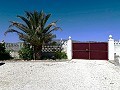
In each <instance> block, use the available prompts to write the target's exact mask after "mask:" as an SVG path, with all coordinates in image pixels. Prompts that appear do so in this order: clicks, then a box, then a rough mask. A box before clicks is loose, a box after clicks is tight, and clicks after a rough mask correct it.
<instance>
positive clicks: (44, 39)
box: [5, 11, 60, 59]
mask: <svg viewBox="0 0 120 90" xmlns="http://www.w3.org/2000/svg"><path fill="white" fill-rule="evenodd" d="M25 15H26V16H25V17H24V16H19V15H18V16H17V17H18V18H20V19H21V20H22V21H23V23H20V22H16V21H10V23H11V24H10V26H9V28H8V30H7V31H6V32H5V35H6V34H7V33H9V32H15V33H17V34H18V36H19V39H20V40H22V41H24V42H26V43H29V44H30V45H31V46H32V47H33V48H34V53H35V59H40V58H41V51H42V46H43V45H45V44H46V43H48V42H50V41H51V40H52V39H53V38H55V37H56V35H55V34H53V31H57V30H58V29H60V27H57V26H56V22H57V21H55V22H51V23H50V24H48V25H46V23H47V21H48V19H49V18H50V16H51V14H47V15H46V14H45V13H44V12H43V11H41V12H37V11H34V12H25ZM14 27H15V28H14ZM16 28H17V29H16Z"/></svg>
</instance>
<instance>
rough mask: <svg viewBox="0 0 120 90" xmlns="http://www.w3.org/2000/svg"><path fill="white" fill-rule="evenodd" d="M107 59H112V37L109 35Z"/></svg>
mask: <svg viewBox="0 0 120 90" xmlns="http://www.w3.org/2000/svg"><path fill="white" fill-rule="evenodd" d="M108 60H114V39H113V38H112V35H109V40H108Z"/></svg>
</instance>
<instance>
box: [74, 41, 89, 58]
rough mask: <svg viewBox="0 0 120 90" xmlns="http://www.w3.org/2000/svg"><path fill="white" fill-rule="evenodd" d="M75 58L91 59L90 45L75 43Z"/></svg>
mask: <svg viewBox="0 0 120 90" xmlns="http://www.w3.org/2000/svg"><path fill="white" fill-rule="evenodd" d="M73 58H74V59H89V44H88V43H73Z"/></svg>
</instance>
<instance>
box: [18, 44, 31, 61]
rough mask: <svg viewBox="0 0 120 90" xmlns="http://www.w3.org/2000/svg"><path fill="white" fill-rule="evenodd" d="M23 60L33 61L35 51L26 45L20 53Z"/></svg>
mask: <svg viewBox="0 0 120 90" xmlns="http://www.w3.org/2000/svg"><path fill="white" fill-rule="evenodd" d="M18 53H19V56H20V58H21V59H24V60H32V59H33V50H32V48H30V46H29V45H24V47H23V48H21V50H20V51H19V52H18Z"/></svg>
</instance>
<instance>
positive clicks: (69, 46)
mask: <svg viewBox="0 0 120 90" xmlns="http://www.w3.org/2000/svg"><path fill="white" fill-rule="evenodd" d="M67 58H68V59H69V60H71V59H72V40H71V37H70V36H69V39H68V41H67Z"/></svg>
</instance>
